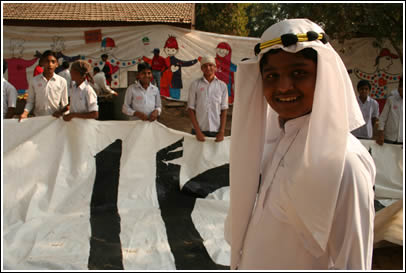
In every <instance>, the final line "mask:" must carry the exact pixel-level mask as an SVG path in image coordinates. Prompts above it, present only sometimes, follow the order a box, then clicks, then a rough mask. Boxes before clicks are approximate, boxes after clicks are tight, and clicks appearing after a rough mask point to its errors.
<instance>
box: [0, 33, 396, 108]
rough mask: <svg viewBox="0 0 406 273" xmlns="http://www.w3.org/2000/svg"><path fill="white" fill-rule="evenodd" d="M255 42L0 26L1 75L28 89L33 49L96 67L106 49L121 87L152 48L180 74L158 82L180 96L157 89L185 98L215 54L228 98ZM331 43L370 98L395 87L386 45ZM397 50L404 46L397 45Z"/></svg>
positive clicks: (393, 64) (204, 35) (209, 35)
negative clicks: (367, 86)
mask: <svg viewBox="0 0 406 273" xmlns="http://www.w3.org/2000/svg"><path fill="white" fill-rule="evenodd" d="M95 30H99V31H100V35H101V39H102V40H101V42H100V41H99V42H92V43H86V40H85V32H88V31H95ZM169 36H174V37H175V39H176V43H177V48H178V50H177V51H175V53H169V52H167V51H166V48H171V47H175V45H174V44H175V43H174V42H173V41H172V42H168V39H169ZM259 41H260V40H259V38H248V37H238V36H230V35H221V34H215V33H209V32H203V31H197V30H189V29H184V28H178V27H172V26H167V25H146V26H127V27H74V28H73V27H72V28H68V27H63V28H60V27H59V28H55V27H46V28H44V27H27V26H3V39H2V46H3V56H4V58H5V59H6V60H7V62H8V66H9V71H8V73H10V74H11V73H13V74H14V76H13V77H9V76H8V75H7V73H6V75H5V78H6V79H7V78H8V79H9V80H11V83H12V84H14V85H16V88H17V89H27V88H28V85H27V84H26V81H28V82H29V81H30V79H31V78H32V75H33V70H34V68H35V64H36V63H38V62H37V61H36V59H35V58H34V55H35V53H36V51H39V52H41V53H42V52H43V51H45V50H47V49H53V50H55V51H57V52H60V53H61V54H62V55H63V56H65V59H66V60H72V58H74V57H80V58H81V59H84V60H88V61H91V62H92V65H94V66H99V67H102V66H104V62H103V61H102V60H101V58H100V56H101V54H103V53H106V54H108V55H109V61H110V62H111V64H112V65H113V67H116V68H114V70H116V69H117V71H116V72H115V73H114V74H113V81H112V87H113V88H126V87H127V86H128V81H129V78H130V79H132V77H131V76H130V77H129V73H128V72H129V71H136V70H137V68H136V64H137V63H138V62H139V60H140V58H142V57H143V56H145V57H148V58H152V56H153V54H152V51H153V49H154V48H159V49H160V51H161V53H160V54H161V56H162V57H164V58H166V59H168V60H169V59H170V56H172V57H174V58H172V59H173V60H172V61H173V62H172V64H173V65H172V66H171V67H170V68H169V69H171V71H172V69H173V70H174V72H173V73H180V75H178V76H179V78H178V77H177V76H176V77H173V79H172V80H173V81H171V80H170V78H168V77H170V75H165V76H163V79H162V81H161V83H162V84H163V82H167V84H169V82H170V83H171V86H173V87H176V86H178V85H179V83H180V82H181V83H182V88H180V97H178V98H177V97H174V96H173V95H171V94H170V93H169V91H168V90H166V89H165V88H161V94H162V95H164V96H166V97H169V98H173V99H178V100H182V101H186V100H187V97H188V88H189V85H190V83H191V82H192V81H193V80H194V79H196V78H198V77H200V76H201V75H202V73H201V70H200V65H199V63H195V62H196V60H197V59H198V58H199V57H202V56H205V55H211V56H213V57H214V56H215V57H216V58H217V60H218V67H219V66H220V63H222V64H225V62H226V63H227V65H224V66H221V69H219V70H222V72H220V71H218V73H225V74H224V80H225V81H227V84H228V83H230V87H229V89H230V94H231V96H232V95H233V94H232V93H231V88H232V85H233V82H232V81H233V77H232V73H233V71H235V70H236V67H235V65H237V64H238V63H239V62H240V61H241V60H242V59H243V58H250V57H254V46H255V45H256V44H257V43H258V42H259ZM331 43H332V45H333V46H334V47H335V49H336V50H337V51H338V52H339V54H340V55H341V57H342V59H343V61H344V63H345V65H346V67H347V69H348V70H349V72H350V76H351V79H352V81H353V84H354V86H355V87H356V85H357V83H358V81H359V80H360V79H368V80H370V81H371V83H372V85H373V90H372V95H373V97H375V98H379V99H384V98H385V97H386V95H387V94H389V93H390V92H391V91H392V90H393V89H396V87H397V82H398V77H399V75H401V74H402V64H401V62H400V58H399V56H397V53H396V51H395V50H394V49H393V47H392V46H391V45H390V43H388V42H384V43H383V47H382V48H378V47H376V46H375V44H376V43H375V40H374V39H372V38H357V39H352V40H346V41H345V42H344V43H341V44H339V43H338V42H336V41H331ZM220 44H222V45H223V46H220V47H222V48H230V50H228V55H226V57H223V58H221V56H220V55H216V54H217V51H216V49H217V47H219V45H220ZM225 44H226V45H225ZM401 49H402V50H403V48H402V47H401ZM168 54H169V55H168ZM62 55H61V56H62ZM175 59H176V60H175ZM30 60H32V62H30ZM60 60H62V57H61V58H60ZM226 60H228V61H226ZM377 60H378V62H377ZM182 61H185V62H182ZM191 62H193V63H194V64H192V63H191ZM176 70H177V72H176ZM168 73H169V71H168ZM164 74H166V73H164ZM169 74H170V73H169ZM164 78H165V79H164ZM175 78H176V79H175ZM168 81H169V82H168ZM174 81H175V82H176V83H175V82H174ZM176 88H177V87H176ZM231 102H232V101H231Z"/></svg>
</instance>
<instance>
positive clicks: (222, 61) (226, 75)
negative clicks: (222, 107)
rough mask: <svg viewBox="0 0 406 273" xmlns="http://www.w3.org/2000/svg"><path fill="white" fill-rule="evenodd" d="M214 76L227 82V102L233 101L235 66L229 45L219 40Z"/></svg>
mask: <svg viewBox="0 0 406 273" xmlns="http://www.w3.org/2000/svg"><path fill="white" fill-rule="evenodd" d="M216 66H217V72H216V77H217V78H218V79H219V80H222V81H223V82H225V84H227V88H228V102H229V103H230V104H232V103H233V101H234V72H236V71H237V66H236V65H235V64H233V63H232V62H231V46H230V45H229V44H228V43H226V42H221V43H219V44H218V45H217V48H216Z"/></svg>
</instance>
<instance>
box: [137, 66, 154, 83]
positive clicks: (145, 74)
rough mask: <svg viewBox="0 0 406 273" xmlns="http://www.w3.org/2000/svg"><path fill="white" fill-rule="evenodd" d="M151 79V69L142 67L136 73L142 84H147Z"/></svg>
mask: <svg viewBox="0 0 406 273" xmlns="http://www.w3.org/2000/svg"><path fill="white" fill-rule="evenodd" d="M151 79H152V71H151V69H143V70H141V71H140V72H139V73H138V80H139V81H140V82H141V84H142V85H143V86H145V85H149V83H150V82H151Z"/></svg>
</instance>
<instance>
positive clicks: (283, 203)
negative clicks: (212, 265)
mask: <svg viewBox="0 0 406 273" xmlns="http://www.w3.org/2000/svg"><path fill="white" fill-rule="evenodd" d="M308 124H309V115H306V116H304V117H300V118H297V119H293V120H290V121H288V122H287V123H286V124H285V130H284V131H283V130H282V131H281V133H280V135H279V136H277V137H276V138H275V139H271V140H269V141H268V143H267V144H266V146H265V153H264V160H263V163H262V183H261V186H260V189H259V196H258V199H257V202H256V205H255V209H254V211H253V214H252V215H251V219H250V222H249V226H248V230H247V233H246V236H245V241H244V244H243V248H242V251H241V260H240V263H239V266H238V268H239V269H242V270H244V269H251V270H272V269H274V270H310V269H312V270H317V269H321V270H326V269H343V270H345V269H363V270H368V269H371V265H372V249H373V224H374V216H375V210H374V192H373V184H374V181H375V180H374V179H375V171H376V170H375V165H374V162H373V160H372V158H371V156H370V155H369V154H368V151H367V150H366V149H365V148H364V146H363V145H362V144H361V143H360V142H359V140H357V139H356V138H355V137H354V136H353V135H351V134H348V144H347V149H346V157H345V163H344V171H343V175H342V181H341V186H340V190H339V195H338V199H337V203H336V206H335V211H331V213H332V214H333V216H334V218H333V219H334V220H333V224H332V229H331V232H330V236H329V240H328V243H327V247H326V250H325V251H324V252H322V253H321V254H320V256H318V257H315V254H314V253H312V251H311V249H312V246H311V245H310V241H309V240H308V238H310V237H309V236H311V235H309V231H307V230H306V228H304V224H303V223H302V222H300V221H297V220H298V219H299V218H298V217H297V216H295V214H294V213H295V212H294V211H292V210H291V207H290V203H289V198H288V197H287V195H286V192H285V190H284V185H286V184H288V183H290V181H289V176H290V174H291V172H290V171H291V170H292V169H294V168H295V167H297V165H298V164H302V162H298V160H301V158H300V157H299V159H298V157H297V155H298V154H300V153H303V147H304V143H305V141H306V135H307V128H308ZM320 171H328V170H320ZM301 182H302V183H306V181H301ZM303 194H304V195H308V202H309V203H310V202H312V195H317V194H318V189H317V188H309V189H308V190H307V191H306V192H303ZM324 194H326V193H324ZM310 232H311V231H310Z"/></svg>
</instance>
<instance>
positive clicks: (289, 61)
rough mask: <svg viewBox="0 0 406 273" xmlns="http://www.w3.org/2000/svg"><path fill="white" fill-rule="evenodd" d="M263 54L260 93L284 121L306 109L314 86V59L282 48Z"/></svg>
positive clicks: (296, 116) (310, 100) (315, 65)
mask: <svg viewBox="0 0 406 273" xmlns="http://www.w3.org/2000/svg"><path fill="white" fill-rule="evenodd" d="M264 58H267V59H266V62H265V63H264V65H263V67H262V71H261V72H262V83H263V93H264V96H265V98H266V100H267V102H268V104H269V105H270V106H271V107H272V109H274V110H275V112H277V113H278V114H279V117H280V118H281V119H282V120H284V121H286V120H289V119H294V118H298V117H301V116H303V115H306V114H308V113H310V112H311V110H312V107H313V97H314V90H315V86H316V75H317V64H316V63H315V61H313V60H311V59H309V58H305V57H304V56H303V55H302V54H300V53H288V52H285V51H283V50H280V51H278V52H277V53H275V54H267V55H266V56H264ZM325 91H327V90H325Z"/></svg>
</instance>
